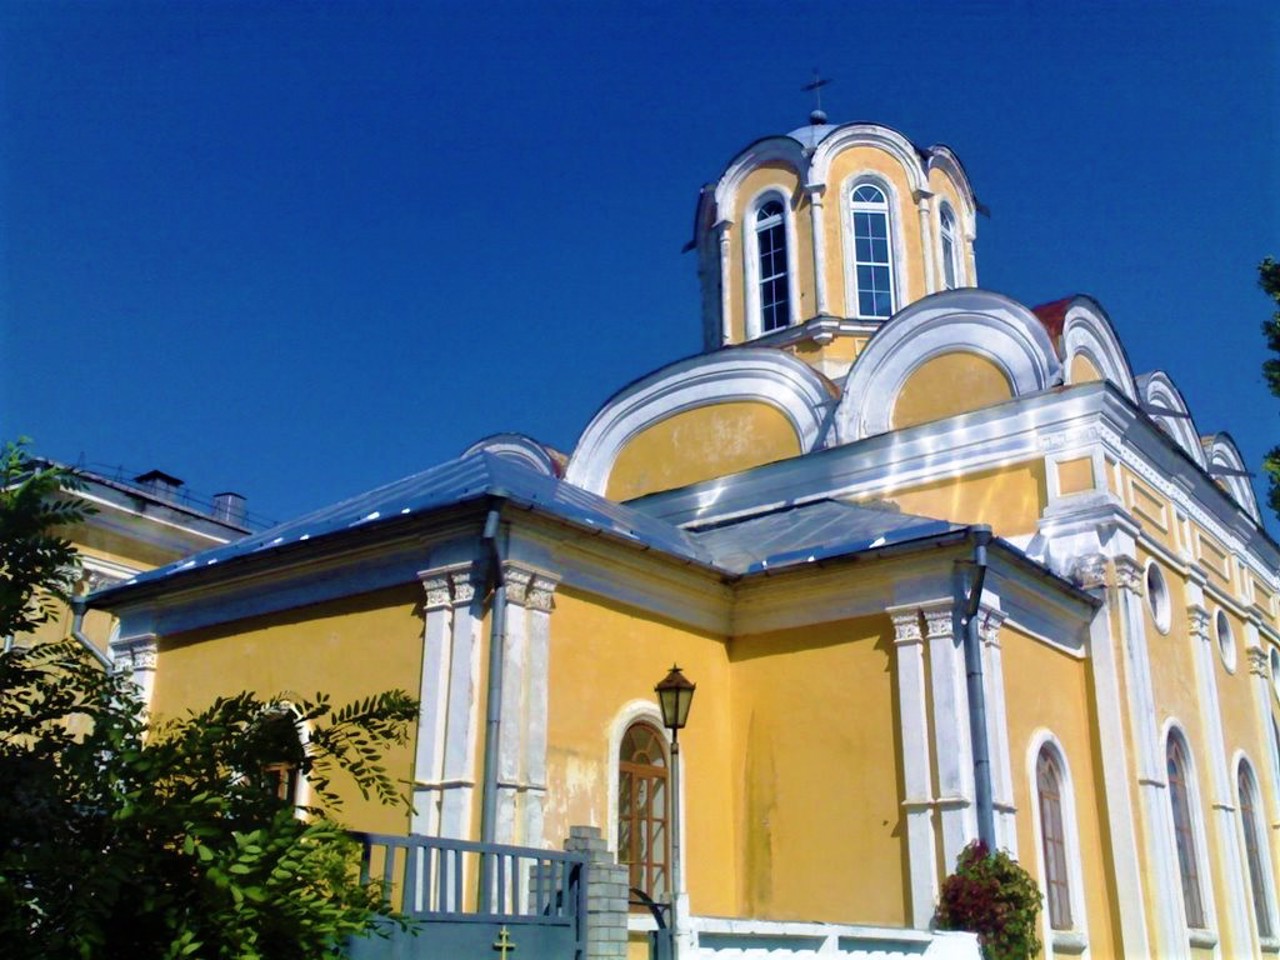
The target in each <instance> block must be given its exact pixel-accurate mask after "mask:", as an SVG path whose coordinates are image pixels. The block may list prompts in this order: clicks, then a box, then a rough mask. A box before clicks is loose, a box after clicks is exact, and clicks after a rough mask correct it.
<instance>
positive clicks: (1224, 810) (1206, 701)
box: [1187, 579, 1253, 947]
mask: <svg viewBox="0 0 1280 960" xmlns="http://www.w3.org/2000/svg"><path fill="white" fill-rule="evenodd" d="M1187 601H1188V606H1187V632H1188V633H1189V634H1190V642H1191V644H1192V647H1193V653H1194V657H1195V664H1196V686H1197V688H1198V689H1197V691H1196V692H1197V694H1198V696H1197V698H1196V699H1197V700H1199V702H1200V722H1201V723H1202V724H1203V725H1204V736H1205V740H1206V741H1207V744H1206V746H1207V748H1208V753H1209V758H1208V759H1209V764H1210V766H1211V773H1210V779H1211V785H1210V788H1209V795H1210V802H1209V805H1210V807H1211V809H1212V810H1213V827H1214V831H1213V832H1214V833H1215V834H1216V839H1217V843H1215V844H1214V848H1215V850H1216V852H1217V857H1216V858H1215V859H1216V860H1217V866H1218V869H1219V870H1220V871H1221V875H1222V877H1223V879H1224V880H1225V881H1226V884H1225V885H1226V888H1227V903H1226V908H1227V909H1226V922H1227V929H1228V930H1229V931H1230V937H1231V940H1232V942H1233V943H1234V944H1236V946H1237V947H1239V946H1241V945H1243V944H1246V943H1249V942H1250V941H1251V940H1252V939H1253V928H1252V924H1251V923H1250V921H1249V906H1248V904H1247V903H1246V901H1245V897H1246V896H1248V891H1246V889H1245V886H1244V878H1245V874H1244V870H1245V864H1244V857H1243V854H1242V852H1241V850H1240V842H1239V831H1238V830H1237V828H1236V820H1237V816H1236V809H1237V808H1236V802H1235V790H1234V788H1233V786H1232V779H1233V778H1232V776H1231V770H1230V763H1229V762H1228V759H1227V745H1226V739H1225V737H1224V735H1223V730H1222V711H1221V707H1220V704H1219V700H1218V678H1217V670H1216V668H1215V666H1214V660H1215V658H1216V657H1217V653H1216V651H1215V646H1216V644H1215V643H1214V640H1213V637H1212V630H1211V629H1210V617H1209V611H1208V609H1206V608H1205V606H1204V589H1203V584H1202V583H1199V582H1196V580H1195V579H1192V580H1189V581H1188V582H1187ZM1222 932H1223V931H1219V933H1220V934H1221V933H1222Z"/></svg>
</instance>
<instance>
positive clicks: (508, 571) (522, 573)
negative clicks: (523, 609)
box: [502, 563, 533, 606]
mask: <svg viewBox="0 0 1280 960" xmlns="http://www.w3.org/2000/svg"><path fill="white" fill-rule="evenodd" d="M502 577H503V580H504V582H505V583H506V585H507V603H517V604H520V605H521V606H524V603H525V598H526V595H527V594H528V591H529V581H531V580H532V579H533V573H532V572H530V571H529V570H524V569H521V568H520V567H515V566H512V565H511V564H509V563H508V564H505V565H504V566H503V568H502Z"/></svg>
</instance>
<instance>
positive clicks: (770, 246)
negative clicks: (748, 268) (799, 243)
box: [756, 200, 791, 333]
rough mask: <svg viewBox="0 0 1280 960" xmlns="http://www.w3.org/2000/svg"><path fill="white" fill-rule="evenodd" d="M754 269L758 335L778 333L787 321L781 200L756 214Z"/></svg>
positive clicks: (788, 298)
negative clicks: (758, 324)
mask: <svg viewBox="0 0 1280 960" xmlns="http://www.w3.org/2000/svg"><path fill="white" fill-rule="evenodd" d="M756 268H757V274H756V276H757V280H756V297H757V300H758V304H759V310H760V332H761V333H768V332H769V331H770V330H780V329H781V328H782V327H785V326H787V324H788V323H790V320H791V284H790V280H789V278H788V276H787V224H786V219H785V209H784V207H783V205H782V201H781V200H768V201H766V202H765V203H763V204H761V205H760V209H759V210H757V211H756Z"/></svg>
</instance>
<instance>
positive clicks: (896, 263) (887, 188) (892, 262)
mask: <svg viewBox="0 0 1280 960" xmlns="http://www.w3.org/2000/svg"><path fill="white" fill-rule="evenodd" d="M866 185H869V186H873V187H875V188H876V189H877V190H879V191H880V192H881V194H883V195H884V198H885V205H884V213H885V224H886V230H887V232H888V234H889V293H890V299H891V303H890V309H889V316H888V317H864V316H863V315H862V313H861V311H860V309H859V306H858V250H857V241H856V236H857V234H856V231H855V230H854V224H853V215H854V213H855V212H859V211H862V210H865V209H867V206H866V205H864V204H861V203H859V204H855V203H854V202H853V194H854V192H855V191H856V190H857V189H858V188H859V187H861V186H866ZM840 203H841V206H842V207H843V209H842V211H841V213H842V217H841V219H842V220H843V226H844V249H845V256H844V257H843V258H842V259H843V260H844V301H845V316H848V317H856V318H858V319H861V320H870V321H872V322H877V323H882V322H884V321H885V320H888V319H889V317H892V316H894V315H895V314H896V313H897V312H898V311H899V310H901V309H902V306H903V291H904V290H905V284H906V278H905V277H904V276H903V275H902V268H903V263H904V262H905V257H904V256H903V250H902V222H901V217H900V216H899V215H898V211H899V210H900V209H901V205H900V203H899V197H898V191H897V190H895V189H894V187H893V184H891V183H890V182H889V181H888V180H886V179H884V178H883V177H879V176H874V175H871V174H866V173H860V174H855V175H854V176H852V177H850V178H849V179H848V180H846V181H845V183H844V188H843V189H842V190H841V191H840ZM875 206H876V207H877V208H878V207H879V204H876V205H875Z"/></svg>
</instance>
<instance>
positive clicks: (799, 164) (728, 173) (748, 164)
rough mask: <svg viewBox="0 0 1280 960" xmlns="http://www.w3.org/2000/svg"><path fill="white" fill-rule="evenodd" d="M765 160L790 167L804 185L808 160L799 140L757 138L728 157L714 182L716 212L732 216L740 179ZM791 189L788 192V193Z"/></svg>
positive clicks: (735, 205) (761, 164) (720, 215)
mask: <svg viewBox="0 0 1280 960" xmlns="http://www.w3.org/2000/svg"><path fill="white" fill-rule="evenodd" d="M766 164H780V165H782V166H785V167H788V168H790V169H791V170H792V171H793V172H794V173H795V176H796V186H801V185H803V183H804V181H805V173H806V172H807V171H808V169H809V163H808V161H807V160H806V158H805V155H804V148H803V147H802V146H801V145H800V143H799V141H797V140H793V139H792V138H791V137H788V136H786V135H778V136H774V137H765V138H764V139H763V140H757V141H756V142H755V143H753V144H751V145H750V146H749V147H747V148H746V149H745V150H743V151H742V152H741V153H740V154H738V155H737V156H736V157H734V158H733V160H732V161H730V163H729V166H728V167H726V168H725V171H724V173H722V174H721V175H720V179H719V180H718V181H717V182H716V192H715V198H716V213H717V215H718V216H719V217H720V218H721V219H723V218H726V217H727V218H729V219H730V220H732V218H733V216H734V213H735V211H736V210H737V209H738V191H739V190H740V189H741V188H742V184H743V181H745V180H746V178H747V177H748V176H749V175H750V174H752V173H754V172H755V171H756V170H758V169H759V168H760V167H762V166H764V165H766ZM791 192H792V191H791V190H788V191H787V194H788V195H790V194H791Z"/></svg>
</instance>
